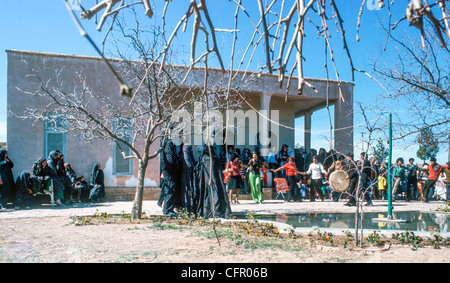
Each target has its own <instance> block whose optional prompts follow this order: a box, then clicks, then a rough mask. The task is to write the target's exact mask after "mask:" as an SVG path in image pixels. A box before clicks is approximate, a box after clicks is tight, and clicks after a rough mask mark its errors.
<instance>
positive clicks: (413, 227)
mask: <svg viewBox="0 0 450 283" xmlns="http://www.w3.org/2000/svg"><path fill="white" fill-rule="evenodd" d="M254 217H255V218H256V219H258V220H267V221H274V222H281V223H286V224H289V225H291V226H293V227H294V228H298V227H301V228H307V227H311V228H312V227H318V228H341V229H343V230H346V229H354V228H355V214H354V213H305V214H275V215H255V216H254ZM237 218H241V219H243V218H246V216H245V215H241V216H237ZM377 218H387V214H386V213H379V212H374V213H364V219H363V226H364V229H374V230H379V229H380V230H406V229H407V230H409V231H436V230H437V229H438V230H439V231H440V232H449V231H450V229H449V228H448V227H449V224H450V215H449V214H444V213H423V212H394V213H393V219H396V220H399V219H401V220H405V222H402V223H385V222H383V223H377V222H374V219H377Z"/></svg>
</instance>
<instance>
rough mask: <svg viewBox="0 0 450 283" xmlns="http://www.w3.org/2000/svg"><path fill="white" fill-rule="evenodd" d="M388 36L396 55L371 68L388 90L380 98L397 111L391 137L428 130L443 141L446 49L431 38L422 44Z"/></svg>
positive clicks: (448, 102) (449, 66) (447, 121)
mask: <svg viewBox="0 0 450 283" xmlns="http://www.w3.org/2000/svg"><path fill="white" fill-rule="evenodd" d="M391 39H392V41H393V43H394V46H395V48H396V49H397V52H398V55H397V56H395V58H394V59H393V60H390V61H389V62H384V61H378V60H377V61H376V62H375V63H374V64H373V70H374V71H375V73H376V74H377V75H378V77H379V78H380V79H381V81H382V82H383V84H384V85H385V86H386V89H387V90H388V94H387V95H386V96H385V97H384V99H386V101H389V102H390V104H391V105H394V106H393V108H394V111H396V112H397V118H396V120H397V121H398V123H397V125H396V129H395V132H396V137H395V138H394V139H396V140H399V139H402V140H404V139H406V138H407V137H409V136H414V135H415V134H417V133H419V134H421V135H423V134H428V133H429V131H428V130H432V131H433V135H434V137H435V138H436V139H437V141H439V142H440V143H447V138H448V136H447V134H448V129H449V125H450V112H449V110H450V79H449V77H448V73H449V70H450V51H449V50H448V49H445V48H440V46H439V45H440V42H439V41H433V39H426V40H425V47H423V46H422V45H421V43H420V42H419V41H418V40H417V39H415V38H413V37H407V38H406V39H405V40H399V39H397V38H395V37H394V36H391ZM395 103H397V104H395ZM405 111H406V113H405ZM424 130H425V131H424ZM412 142H416V140H413V141H412ZM424 153H425V152H424ZM425 156H426V154H425Z"/></svg>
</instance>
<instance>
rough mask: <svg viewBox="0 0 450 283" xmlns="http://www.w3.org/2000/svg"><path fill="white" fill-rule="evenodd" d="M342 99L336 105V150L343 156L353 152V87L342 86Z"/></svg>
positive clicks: (349, 85)
mask: <svg viewBox="0 0 450 283" xmlns="http://www.w3.org/2000/svg"><path fill="white" fill-rule="evenodd" d="M341 91H342V98H340V97H339V96H338V100H337V101H336V103H335V105H334V149H335V150H336V151H337V152H340V153H342V154H347V153H349V152H353V85H351V84H343V85H341Z"/></svg>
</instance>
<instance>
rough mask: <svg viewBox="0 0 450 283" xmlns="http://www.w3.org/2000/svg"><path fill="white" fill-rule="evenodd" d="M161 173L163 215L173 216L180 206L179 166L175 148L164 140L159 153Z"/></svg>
mask: <svg viewBox="0 0 450 283" xmlns="http://www.w3.org/2000/svg"><path fill="white" fill-rule="evenodd" d="M161 173H162V174H163V176H164V186H163V188H164V204H163V214H165V215H173V214H175V209H178V208H179V207H180V204H181V200H180V194H181V193H180V191H181V187H180V181H181V180H180V179H181V166H180V160H179V157H178V154H177V148H176V146H175V144H174V143H173V142H172V141H171V140H165V141H164V145H163V150H162V151H161Z"/></svg>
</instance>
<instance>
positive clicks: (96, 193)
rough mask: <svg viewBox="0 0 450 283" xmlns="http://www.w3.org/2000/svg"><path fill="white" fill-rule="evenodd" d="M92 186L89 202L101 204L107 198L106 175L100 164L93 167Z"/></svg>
mask: <svg viewBox="0 0 450 283" xmlns="http://www.w3.org/2000/svg"><path fill="white" fill-rule="evenodd" d="M90 185H91V191H90V193H89V200H90V201H91V202H93V203H96V202H100V200H101V199H102V198H103V197H105V175H104V174H103V170H101V168H100V165H99V164H98V163H95V164H94V166H93V167H92V172H91V179H90Z"/></svg>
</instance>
